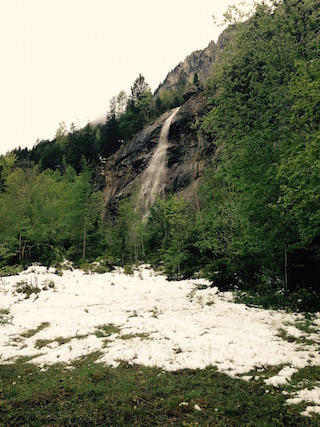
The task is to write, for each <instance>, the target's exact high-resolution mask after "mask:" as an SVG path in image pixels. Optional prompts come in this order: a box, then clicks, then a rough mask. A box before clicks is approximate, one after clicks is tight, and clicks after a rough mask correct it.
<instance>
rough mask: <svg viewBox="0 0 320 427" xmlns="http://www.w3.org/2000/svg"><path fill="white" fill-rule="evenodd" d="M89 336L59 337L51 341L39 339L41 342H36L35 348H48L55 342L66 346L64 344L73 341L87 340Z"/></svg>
mask: <svg viewBox="0 0 320 427" xmlns="http://www.w3.org/2000/svg"><path fill="white" fill-rule="evenodd" d="M87 336H88V335H75V336H73V337H57V338H54V339H51V340H49V339H39V340H36V342H35V347H36V348H39V349H40V348H43V347H46V346H47V345H50V344H52V343H54V342H56V343H58V345H64V344H67V343H69V342H70V341H72V340H73V339H79V340H81V339H84V338H86V337H87Z"/></svg>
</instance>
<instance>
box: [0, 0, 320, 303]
mask: <svg viewBox="0 0 320 427" xmlns="http://www.w3.org/2000/svg"><path fill="white" fill-rule="evenodd" d="M319 8H320V4H319V2H317V1H315V0H285V1H283V2H276V1H271V2H268V3H266V2H265V3H262V4H259V5H257V6H256V8H255V11H254V13H253V14H252V16H251V17H250V18H249V19H248V20H246V21H245V22H242V23H237V24H233V25H234V26H235V28H236V31H235V32H233V36H232V37H231V39H230V41H229V42H228V44H227V45H226V46H225V49H224V51H223V52H222V53H221V57H220V60H219V62H218V63H216V64H215V66H214V70H213V73H212V77H211V78H210V79H209V80H208V81H207V82H206V84H205V96H206V97H207V100H208V110H209V112H208V113H206V115H205V116H203V117H199V118H198V119H197V122H196V123H195V124H194V127H195V128H196V129H197V131H198V132H199V133H201V134H202V135H203V136H204V137H205V138H207V139H208V140H209V141H211V143H212V144H214V145H215V147H216V150H217V153H219V156H218V157H219V161H217V162H216V163H215V164H213V165H211V166H210V167H209V168H208V170H207V171H206V173H205V175H204V177H203V179H202V183H201V185H200V186H199V187H198V188H197V189H196V190H194V191H193V193H192V194H190V195H189V196H188V197H186V198H180V197H177V196H174V195H167V197H166V198H164V199H157V201H156V203H155V205H154V206H152V207H151V209H150V213H149V215H148V218H147V220H146V219H145V218H143V217H142V214H141V212H140V210H139V206H137V205H136V200H138V198H137V197H135V196H134V195H133V196H132V198H130V199H126V200H123V201H121V202H120V203H119V205H118V207H117V210H116V212H115V213H114V215H113V216H112V217H111V216H110V215H109V213H108V212H105V209H104V207H103V203H102V196H101V193H100V192H99V191H96V188H95V185H94V180H93V175H92V168H91V166H92V164H95V162H96V158H94V157H90V153H86V152H85V149H83V150H80V153H81V156H80V158H79V152H78V155H77V158H75V159H73V158H72V153H75V152H76V150H77V149H78V148H79V147H81V138H83V141H91V143H90V146H91V147H92V146H95V144H96V146H99V144H100V148H99V149H98V150H97V153H99V155H103V156H106V155H108V153H109V152H111V151H112V150H113V149H114V150H116V147H117V144H118V143H121V142H119V141H122V139H124V140H125V139H128V138H130V137H131V136H132V135H133V134H134V133H135V132H137V131H138V130H139V129H140V128H141V127H143V126H144V125H145V124H146V123H148V122H149V121H150V120H152V119H153V118H154V117H155V116H156V115H157V114H161V112H162V111H161V109H163V108H171V107H172V106H174V105H175V103H176V102H178V100H177V99H178V98H176V97H177V93H171V94H168V93H164V94H163V98H162V100H161V102H160V101H157V100H156V99H155V98H154V97H153V96H152V95H151V92H150V89H149V87H148V85H147V83H146V82H145V79H144V78H143V76H141V75H140V76H139V77H138V79H137V80H136V81H135V83H134V85H133V86H132V89H131V94H130V96H129V97H126V95H125V94H124V93H120V94H119V95H118V96H117V97H115V98H114V99H113V100H112V101H111V104H110V112H109V114H108V117H107V120H106V123H105V124H104V125H103V126H100V127H99V126H98V127H96V128H93V127H91V126H90V125H88V127H87V128H85V129H83V130H82V131H81V132H70V133H68V134H67V133H66V132H65V131H64V130H63V129H61V130H60V132H58V133H57V137H56V140H55V143H54V146H57V147H61V150H62V154H61V158H60V159H59V161H58V162H57V163H58V164H59V165H60V166H59V168H56V167H53V166H52V164H51V167H50V165H48V166H47V165H46V164H45V160H44V159H45V158H46V156H43V157H41V155H40V161H37V160H35V163H34V164H31V165H30V164H29V165H27V166H28V167H19V161H21V159H19V156H18V154H17V153H11V154H10V155H7V156H2V157H1V159H0V169H1V193H0V220H1V224H3V226H2V227H1V231H0V237H1V242H2V243H1V247H0V257H1V263H2V265H5V264H6V263H11V264H14V263H19V262H23V261H26V260H27V259H29V260H32V261H34V260H40V261H44V262H48V263H49V262H51V261H52V260H54V259H55V258H58V257H60V258H61V257H63V256H67V257H68V258H71V259H81V258H86V259H89V260H94V259H96V257H98V256H100V257H103V259H105V260H107V261H106V262H107V263H109V264H112V263H114V264H122V265H129V264H131V263H135V262H141V261H143V262H150V263H152V264H154V265H159V264H161V265H162V266H163V268H164V269H165V271H166V272H167V274H168V275H169V276H171V277H176V276H179V277H181V276H192V275H193V274H195V273H196V272H197V273H199V274H202V275H205V276H207V277H210V278H212V280H214V282H215V283H216V284H218V285H219V286H220V287H221V288H223V289H226V288H228V287H232V286H233V287H237V288H240V289H255V288H257V287H258V286H262V287H264V289H266V288H271V289H275V290H277V289H284V292H300V294H301V292H302V293H303V292H309V294H308V295H309V296H310V295H311V297H310V298H311V299H312V298H313V299H314V300H315V295H319V289H318V283H319V279H320V250H319V243H320V210H319V206H320V160H319V159H320V151H319V150H320V148H319V147H320V128H319V124H320V116H319V114H320V59H319V58H320V34H319V28H320V27H319ZM157 102H158V106H157ZM180 102H182V101H181V99H180ZM104 132H106V134H107V135H108V137H107V136H105V134H104ZM108 132H109V133H108ZM110 135H114V138H113V137H111V136H110ZM105 138H106V139H105ZM104 141H108V144H110V146H113V145H112V144H113V143H114V144H115V145H114V146H113V147H114V148H112V149H110V150H111V151H108V149H106V151H103V150H104V148H103V147H104V145H103V144H104ZM72 144H74V147H75V148H74V149H73V148H72V147H73V145H72ZM40 145H41V144H40ZM47 146H50V144H44V146H43V149H47V150H49V148H46V147H47ZM51 148H52V146H50V149H51ZM68 150H69V151H68ZM39 152H40V151H39ZM48 159H49V160H50V161H51V162H54V160H53V159H54V155H53V154H52V155H51V154H50V155H48ZM136 191H139V189H137V190H136Z"/></svg>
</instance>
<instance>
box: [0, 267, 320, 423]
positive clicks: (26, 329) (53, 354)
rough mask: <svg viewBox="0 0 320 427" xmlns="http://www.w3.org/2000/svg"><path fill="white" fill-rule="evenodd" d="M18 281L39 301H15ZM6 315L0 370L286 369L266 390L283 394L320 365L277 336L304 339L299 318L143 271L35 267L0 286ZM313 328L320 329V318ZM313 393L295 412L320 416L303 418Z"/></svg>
mask: <svg viewBox="0 0 320 427" xmlns="http://www.w3.org/2000/svg"><path fill="white" fill-rule="evenodd" d="M21 281H25V282H26V283H27V284H30V285H32V286H36V287H38V288H39V293H37V294H35V293H33V294H31V295H30V297H29V298H26V295H25V294H24V293H19V292H17V282H21ZM50 281H51V286H52V287H50V286H48V284H50ZM53 283H54V286H53ZM204 285H205V286H204ZM0 309H2V311H3V310H7V312H9V314H8V315H7V322H0V363H12V362H14V360H16V359H17V358H19V357H23V356H28V357H32V358H33V359H32V363H36V364H39V365H40V366H41V367H45V366H47V365H51V364H54V363H57V362H64V363H67V364H70V363H71V362H72V361H73V360H74V359H77V358H80V357H82V356H85V355H88V354H90V353H92V352H96V351H100V352H101V357H100V358H99V360H98V361H99V362H102V363H106V364H108V365H111V366H114V367H116V366H118V365H119V363H120V362H121V361H127V362H129V363H137V364H142V365H146V366H158V367H161V368H162V369H164V370H171V371H172V370H178V369H183V368H191V369H196V368H200V369H201V368H205V367H206V366H208V365H214V366H216V367H217V369H218V370H219V371H220V372H224V373H226V374H228V375H230V376H233V377H236V376H239V375H241V376H244V374H249V373H250V371H253V370H254V371H255V372H256V371H259V370H260V371H264V369H266V368H267V367H268V366H270V365H273V366H275V365H281V367H282V369H281V370H280V371H279V372H278V374H277V375H275V376H273V377H271V378H269V379H268V380H265V383H266V385H267V386H268V385H269V386H270V385H272V386H280V385H283V384H286V383H287V382H288V381H290V378H291V377H292V375H293V374H294V373H295V372H297V370H299V369H301V368H303V367H306V366H317V365H319V364H320V355H319V352H318V346H317V345H313V346H312V345H305V346H303V345H301V344H298V343H297V342H288V341H285V340H283V339H282V338H280V337H279V330H283V331H286V333H287V334H288V335H292V336H295V337H301V336H302V333H301V331H299V330H298V329H297V328H295V327H294V322H295V321H297V320H301V315H299V314H293V313H291V314H288V313H285V312H282V311H268V310H262V309H258V308H249V307H246V306H245V305H243V304H234V303H233V302H232V294H231V293H219V292H218V290H217V288H211V287H210V286H209V282H207V281H206V280H204V279H197V280H183V281H177V282H175V281H171V282H169V281H167V280H166V278H165V277H164V276H162V275H158V274H156V273H155V272H154V271H153V270H151V269H149V268H148V267H147V266H143V267H141V268H140V269H139V270H136V271H135V272H134V275H132V276H128V275H125V274H123V272H122V271H121V269H118V270H116V271H114V272H111V273H105V274H100V275H99V274H85V273H84V272H82V271H79V270H67V271H64V273H63V275H62V276H59V275H57V274H55V271H54V270H53V269H49V270H47V269H45V268H44V267H32V268H29V269H28V270H27V271H25V272H23V273H21V274H19V275H18V276H11V277H5V278H2V279H0ZM0 313H1V312H0ZM314 324H315V325H319V324H320V315H319V314H318V315H317V317H316V319H315V322H314ZM40 325H42V326H41V328H40V327H39V326H40ZM103 326H104V327H105V329H103ZM99 327H100V329H99ZM108 328H110V333H108V332H107V331H108ZM31 330H33V333H30V331H31ZM98 330H99V331H102V333H101V335H99V334H98V333H97V331H98ZM103 330H105V332H104V333H103ZM315 332H316V331H315ZM103 335H104V336H103ZM315 337H317V334H316V333H314V334H313V338H315ZM244 378H246V379H250V378H252V377H251V376H248V375H246V376H244ZM312 393H313V394H308V395H306V394H303V393H302V392H301V395H298V396H297V397H296V398H294V399H291V401H289V403H295V402H296V400H297V399H302V400H305V401H309V400H308V399H309V397H310V396H311V397H310V399H311V401H313V402H315V403H316V404H317V405H319V406H312V407H311V408H312V409H309V410H308V409H307V411H309V412H311V411H314V412H316V411H318V410H319V411H320V389H319V388H315V389H314V390H313V391H312ZM309 412H308V414H309ZM305 415H307V414H306V413H305Z"/></svg>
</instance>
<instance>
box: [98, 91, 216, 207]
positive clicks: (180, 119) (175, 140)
mask: <svg viewBox="0 0 320 427" xmlns="http://www.w3.org/2000/svg"><path fill="white" fill-rule="evenodd" d="M206 108H207V102H206V98H205V96H204V94H203V93H202V92H200V93H197V94H195V95H193V96H192V97H191V98H190V99H189V100H188V101H186V102H185V103H184V104H183V105H182V106H181V108H180V110H179V111H178V113H177V114H176V116H175V117H174V119H173V121H172V123H171V127H170V131H169V137H168V140H169V148H168V151H167V159H168V164H167V166H168V171H167V177H166V185H165V193H179V192H182V191H187V190H188V189H189V188H190V187H191V186H192V184H193V183H194V182H196V181H197V180H198V179H199V178H200V177H201V175H202V172H203V170H204V168H205V166H206V164H207V163H208V162H209V161H210V160H211V159H212V157H213V154H214V147H213V145H212V144H210V143H208V142H207V141H205V140H204V138H202V137H201V136H200V135H198V134H197V132H196V131H194V130H192V126H191V125H192V124H193V123H194V122H195V120H196V118H197V117H198V116H199V115H202V114H203V113H204V111H205V110H206ZM171 113H172V111H167V112H166V113H164V114H163V115H162V116H161V117H160V118H159V119H157V120H156V121H155V122H154V123H153V124H151V125H149V126H147V127H145V128H144V129H143V130H142V131H141V132H139V133H138V134H137V135H135V137H134V138H133V139H132V140H131V141H129V142H128V143H126V144H124V145H123V146H122V147H121V148H120V149H119V150H118V151H117V152H116V153H115V154H114V155H113V156H111V157H110V158H109V159H108V160H107V162H106V164H105V172H104V177H105V185H104V190H103V193H104V199H105V202H106V204H107V206H108V207H109V209H111V210H112V207H113V206H114V205H115V204H117V202H118V201H119V200H120V199H122V198H124V197H126V196H128V195H129V194H131V193H132V191H133V189H134V188H135V187H141V179H142V174H143V172H144V171H145V169H146V168H147V166H148V164H149V162H150V159H151V157H152V155H153V153H154V151H155V149H156V147H157V144H158V140H159V136H160V132H161V129H162V127H163V125H164V123H165V121H166V120H167V118H168V117H169V116H170V115H171Z"/></svg>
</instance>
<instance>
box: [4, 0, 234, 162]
mask: <svg viewBox="0 0 320 427" xmlns="http://www.w3.org/2000/svg"><path fill="white" fill-rule="evenodd" d="M239 2H240V0H219V1H218V0H134V1H133V0H0V46H1V50H0V52H1V78H0V119H1V128H0V154H4V153H5V152H6V151H8V150H11V149H14V148H16V147H18V146H21V147H25V146H27V147H28V148H31V147H32V146H33V145H34V144H35V143H36V140H37V138H39V139H40V140H42V139H52V138H53V137H54V135H55V132H56V130H57V128H58V126H59V123H60V122H62V121H65V122H66V124H67V128H68V129H69V127H70V124H71V122H74V123H75V124H77V125H84V124H86V123H87V122H88V121H89V120H93V119H95V118H96V117H98V116H101V115H102V114H105V113H106V111H107V110H108V106H109V101H110V99H111V98H112V97H113V96H115V95H117V94H118V93H119V92H120V91H121V90H125V91H126V92H127V93H129V91H130V87H131V86H132V83H133V82H134V80H135V79H136V77H137V76H138V75H139V73H142V74H143V75H144V77H145V78H146V80H147V82H148V83H149V84H150V86H151V89H152V90H153V91H154V90H155V89H156V88H157V86H158V85H159V83H160V82H162V81H163V80H164V79H165V77H166V75H167V73H168V72H169V71H170V70H171V69H173V68H174V67H175V66H176V65H177V64H178V63H179V62H180V61H182V60H183V59H184V58H185V57H186V56H187V55H190V54H191V53H192V52H193V51H194V50H199V49H204V48H205V47H206V46H207V45H208V44H209V42H210V41H211V40H215V41H216V40H217V37H218V35H219V34H220V32H221V31H222V28H220V27H217V26H215V24H214V20H213V18H212V15H215V16H217V17H218V18H222V14H223V13H224V12H225V11H226V9H227V6H228V5H229V4H237V3H239Z"/></svg>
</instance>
